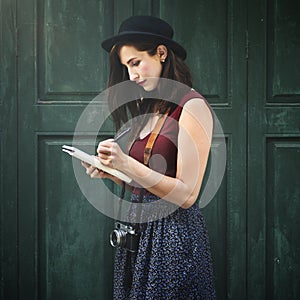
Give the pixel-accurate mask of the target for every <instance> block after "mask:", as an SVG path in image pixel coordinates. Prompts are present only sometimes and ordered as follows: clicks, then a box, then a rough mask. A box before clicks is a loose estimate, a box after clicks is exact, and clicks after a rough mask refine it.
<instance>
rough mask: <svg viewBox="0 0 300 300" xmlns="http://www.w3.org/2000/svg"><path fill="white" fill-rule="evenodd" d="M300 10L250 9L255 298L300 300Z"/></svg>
mask: <svg viewBox="0 0 300 300" xmlns="http://www.w3.org/2000/svg"><path fill="white" fill-rule="evenodd" d="M249 4H250V2H249ZM299 11H300V3H299V1H284V0H276V1H267V2H266V3H263V2H261V1H252V2H251V5H249V12H248V14H249V29H248V30H249V60H248V68H249V69H248V76H249V77H248V83H249V86H248V114H247V115H248V153H249V162H248V169H249V172H248V205H247V206H248V210H247V215H248V218H247V220H248V247H247V253H248V255H247V266H248V296H249V299H299V298H300V281H299V280H300V256H299V253H300V240H299V236H300V218H299V216H300V201H299V200H300V185H299V174H300V139H299V133H300V107H299V104H300V72H299V69H300V57H299V53H300V21H299Z"/></svg>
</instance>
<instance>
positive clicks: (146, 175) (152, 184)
mask: <svg viewBox="0 0 300 300" xmlns="http://www.w3.org/2000/svg"><path fill="white" fill-rule="evenodd" d="M122 171H123V172H124V173H125V174H127V175H128V176H129V177H130V178H132V179H133V180H134V181H135V182H137V183H138V184H139V185H141V186H142V187H144V188H145V189H147V190H148V191H149V192H151V193H153V194H154V195H156V196H158V197H160V198H162V199H164V200H166V201H169V202H172V203H174V204H176V205H178V206H181V207H183V208H188V207H189V206H191V204H193V203H194V202H195V200H196V198H197V195H195V193H194V191H193V189H192V188H190V187H189V186H188V185H187V184H185V183H184V182H183V181H182V180H180V179H178V178H173V177H170V176H166V175H163V174H160V173H158V172H156V171H154V170H152V169H150V168H148V167H147V166H145V165H143V164H142V163H140V162H138V161H137V160H135V159H134V158H132V157H129V156H127V159H126V162H125V163H124V164H123V166H122Z"/></svg>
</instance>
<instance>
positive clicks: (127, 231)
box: [110, 222, 140, 252]
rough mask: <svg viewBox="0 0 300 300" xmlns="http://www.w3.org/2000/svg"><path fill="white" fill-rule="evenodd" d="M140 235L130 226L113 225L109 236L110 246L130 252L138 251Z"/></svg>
mask: <svg viewBox="0 0 300 300" xmlns="http://www.w3.org/2000/svg"><path fill="white" fill-rule="evenodd" d="M139 239H140V235H139V234H138V233H137V232H136V230H135V229H134V228H133V227H132V226H130V225H125V224H122V223H119V222H116V223H115V229H114V230H113V231H112V232H111V234H110V244H111V245H112V246H113V247H121V248H125V249H127V250H128V251H130V252H136V251H137V249H138V244H139Z"/></svg>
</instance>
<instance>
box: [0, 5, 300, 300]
mask: <svg viewBox="0 0 300 300" xmlns="http://www.w3.org/2000/svg"><path fill="white" fill-rule="evenodd" d="M241 2H242V1H237V0H231V1H219V0H210V1H196V0H193V1H189V2H187V1H179V0H176V1H174V0H164V1H159V0H152V1H150V0H143V1H142V0H115V1H110V0H89V1H83V0H77V1H71V0H63V1H61V0H51V1H50V0H44V1H37V0H25V1H16V2H13V1H8V0H1V1H0V4H1V5H0V15H1V21H0V22H1V27H2V31H1V32H2V35H1V44H0V50H1V57H0V59H1V64H0V69H1V73H0V76H1V77H0V83H1V85H0V88H1V94H0V109H1V110H0V170H1V175H0V178H1V181H0V195H1V203H0V205H1V215H0V224H1V229H0V241H1V254H0V255H1V267H0V271H1V285H0V288H1V294H0V295H1V296H0V297H1V299H18V298H19V299H111V292H112V261H113V251H112V249H111V247H110V246H109V244H108V235H109V232H110V230H111V228H112V225H113V221H112V220H111V219H110V218H108V217H106V216H105V215H103V214H101V213H99V212H98V211H97V210H96V209H95V208H94V207H93V206H92V205H91V204H90V203H89V202H88V201H87V200H86V199H85V197H84V196H83V195H82V193H81V191H80V189H79V187H78V184H77V182H76V179H75V176H74V174H73V168H72V163H71V160H70V159H68V158H67V157H66V155H65V154H63V153H62V152H61V150H60V149H61V146H62V145H63V144H70V143H71V142H72V138H73V133H74V129H75V126H76V123H77V120H78V119H79V117H80V115H81V113H82V111H83V110H84V108H85V107H86V105H87V104H88V103H89V102H90V101H91V100H92V99H93V98H94V97H95V96H96V95H97V94H98V93H99V92H100V91H103V90H104V89H105V86H106V79H107V75H108V56H107V54H106V53H104V51H102V50H101V49H100V43H101V40H102V39H104V38H105V37H107V36H110V35H112V34H113V33H114V32H116V30H117V28H118V26H119V24H120V22H121V21H122V20H123V19H124V18H126V17H128V16H131V15H133V14H152V15H156V16H161V17H162V18H164V19H166V20H167V21H169V22H170V23H171V24H173V26H174V28H175V32H176V35H175V39H176V40H178V41H179V42H181V43H182V44H184V45H185V47H186V48H187V50H188V58H187V62H188V64H189V65H190V66H191V67H192V71H193V75H194V82H195V88H196V89H198V90H199V91H200V92H201V93H203V94H204V95H205V96H206V97H207V99H208V100H209V102H210V103H211V104H212V106H213V108H214V110H215V112H216V114H217V116H218V118H219V119H220V121H221V123H222V126H223V130H224V132H225V137H226V144H227V168H226V173H225V176H224V179H223V182H222V185H221V187H220V189H219V190H218V192H217V194H216V197H215V199H214V200H213V201H212V202H211V203H210V204H209V205H208V206H207V207H205V208H204V214H205V217H206V220H207V225H208V229H209V232H210V237H211V247H212V253H213V259H214V266H215V277H216V287H217V294H218V299H265V298H266V297H269V298H273V299H281V298H283V295H284V296H285V297H286V298H287V299H297V298H299V295H300V292H299V285H298V282H297V279H298V278H299V268H300V266H299V264H300V262H299V258H298V257H297V254H298V252H299V248H300V246H299V241H298V236H299V218H297V216H298V215H299V202H298V199H299V195H300V192H299V184H298V181H299V180H298V177H299V176H298V173H299V169H300V168H299V152H300V150H299V131H300V128H299V82H300V80H299V66H300V62H299V58H298V57H297V53H299V52H300V45H299V40H300V39H299V32H300V30H299V21H298V18H297V7H296V1H294V2H292V1H283V0H277V1H275V0H274V1H266V0H265V1H254V2H253V1H248V2H246V1H244V3H241ZM298 11H299V10H298ZM100 104H101V103H100ZM103 109H105V104H103ZM112 133H113V132H112V127H111V126H110V125H109V124H108V125H107V126H105V127H104V128H103V130H102V131H101V132H100V138H101V139H102V138H103V139H104V138H107V137H110V136H111V135H112ZM89 141H90V134H89V132H85V133H84V142H85V143H89ZM213 147H218V144H215V145H213ZM99 197H100V198H101V197H108V195H107V193H105V191H103V193H102V194H101V195H99ZM297 251H298V252H297Z"/></svg>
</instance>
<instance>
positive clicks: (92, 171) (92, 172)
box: [81, 161, 122, 185]
mask: <svg viewBox="0 0 300 300" xmlns="http://www.w3.org/2000/svg"><path fill="white" fill-rule="evenodd" d="M81 165H82V166H83V167H84V168H85V170H86V174H87V175H88V176H90V177H91V178H101V179H104V178H108V179H110V180H112V181H114V182H115V183H116V184H118V185H121V184H122V180H121V179H119V178H117V177H115V176H113V175H111V174H109V173H106V172H104V171H102V170H99V169H97V168H95V167H93V166H91V165H89V164H87V163H86V162H83V161H82V162H81Z"/></svg>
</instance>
